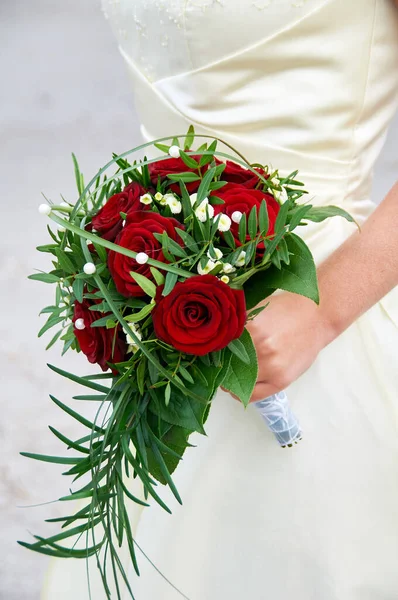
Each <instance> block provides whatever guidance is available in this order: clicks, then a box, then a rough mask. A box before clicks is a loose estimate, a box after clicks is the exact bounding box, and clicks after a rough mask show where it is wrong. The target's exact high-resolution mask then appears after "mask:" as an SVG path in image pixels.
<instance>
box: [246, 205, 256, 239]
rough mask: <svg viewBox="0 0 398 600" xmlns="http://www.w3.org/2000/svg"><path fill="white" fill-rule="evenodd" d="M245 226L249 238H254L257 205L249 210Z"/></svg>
mask: <svg viewBox="0 0 398 600" xmlns="http://www.w3.org/2000/svg"><path fill="white" fill-rule="evenodd" d="M247 228H248V231H249V236H250V239H251V240H254V239H255V238H256V236H257V207H256V206H253V208H252V209H251V211H250V215H249V219H248V222H247Z"/></svg>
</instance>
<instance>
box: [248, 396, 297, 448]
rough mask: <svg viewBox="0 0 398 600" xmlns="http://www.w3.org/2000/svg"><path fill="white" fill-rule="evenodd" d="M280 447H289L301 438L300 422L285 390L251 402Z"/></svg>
mask: <svg viewBox="0 0 398 600" xmlns="http://www.w3.org/2000/svg"><path fill="white" fill-rule="evenodd" d="M253 404H254V406H255V407H256V409H257V410H258V412H259V413H260V415H261V416H262V418H263V419H264V421H265V422H266V424H267V426H268V427H269V429H270V430H271V431H272V433H273V434H274V435H275V437H276V439H277V440H278V443H279V445H280V446H281V447H282V448H286V447H289V448H291V447H292V446H293V444H297V442H299V441H300V440H301V439H302V432H301V428H300V424H299V422H298V420H297V417H296V415H295V414H294V413H293V411H292V409H291V408H290V404H289V400H288V398H287V395H286V393H285V392H283V391H282V392H279V393H278V394H274V395H273V396H269V397H268V398H265V399H264V400H259V401H258V402H254V403H253Z"/></svg>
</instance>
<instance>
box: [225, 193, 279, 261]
mask: <svg viewBox="0 0 398 600" xmlns="http://www.w3.org/2000/svg"><path fill="white" fill-rule="evenodd" d="M214 193H215V194H216V195H217V196H218V197H219V198H221V199H222V200H224V203H225V204H216V205H215V206H214V212H215V214H216V215H217V214H218V213H220V212H222V213H225V214H226V215H228V216H229V217H230V218H231V219H232V215H233V213H234V212H241V213H242V214H246V216H247V218H248V217H249V214H250V211H251V210H252V208H253V206H255V207H256V208H257V214H258V211H259V209H260V205H261V202H262V200H265V201H266V203H267V210H268V219H269V227H268V232H267V235H268V236H271V235H273V234H274V233H275V221H276V218H277V216H278V213H279V210H280V205H279V204H278V202H277V201H276V200H275V198H274V197H273V196H271V194H267V193H266V192H262V191H261V190H253V189H246V188H245V187H243V186H241V185H238V184H236V183H227V185H225V186H224V187H223V188H221V189H220V190H217V191H216V192H214ZM231 233H232V235H233V236H234V238H235V242H236V245H237V246H241V245H242V244H241V242H240V240H239V223H235V222H234V220H233V219H232V224H231ZM246 240H247V241H250V236H249V235H248V234H247V236H246ZM259 250H260V252H262V251H263V250H264V244H263V243H260V244H259V245H258V246H257V252H258V251H259Z"/></svg>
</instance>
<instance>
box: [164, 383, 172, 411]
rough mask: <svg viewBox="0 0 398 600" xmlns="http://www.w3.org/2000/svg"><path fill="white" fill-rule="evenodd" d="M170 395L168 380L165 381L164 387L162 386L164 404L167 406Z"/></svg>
mask: <svg viewBox="0 0 398 600" xmlns="http://www.w3.org/2000/svg"><path fill="white" fill-rule="evenodd" d="M170 396H171V386H170V381H169V382H168V383H167V385H166V387H165V388H164V403H165V405H166V406H168V405H169V403H170Z"/></svg>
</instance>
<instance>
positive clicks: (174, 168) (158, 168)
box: [148, 156, 208, 194]
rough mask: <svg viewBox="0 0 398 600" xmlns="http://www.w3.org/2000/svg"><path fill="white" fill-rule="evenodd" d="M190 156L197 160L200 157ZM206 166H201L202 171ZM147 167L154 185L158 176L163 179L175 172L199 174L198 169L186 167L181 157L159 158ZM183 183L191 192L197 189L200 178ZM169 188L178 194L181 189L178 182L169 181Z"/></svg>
mask: <svg viewBox="0 0 398 600" xmlns="http://www.w3.org/2000/svg"><path fill="white" fill-rule="evenodd" d="M192 158H194V159H196V160H197V161H199V160H200V158H201V157H200V156H192ZM207 168H208V165H207V166H205V167H202V172H203V171H205V170H206V169H207ZM148 169H149V174H150V177H151V181H152V183H153V185H155V186H156V185H157V183H158V177H160V180H161V181H163V180H164V179H166V178H167V175H171V174H172V173H174V174H175V173H188V172H192V173H197V175H198V176H199V172H198V170H197V169H190V168H189V167H187V165H186V164H185V163H184V161H183V160H182V158H167V159H166V160H159V161H156V162H154V163H151V164H150V165H148ZM185 185H186V186H187V190H188V192H189V193H190V194H193V193H194V192H197V191H198V188H199V185H200V179H198V181H191V182H188V183H186V184H185ZM170 189H171V190H172V191H173V192H175V193H176V194H179V193H180V191H181V190H180V184H179V183H178V182H174V183H171V185H170Z"/></svg>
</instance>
